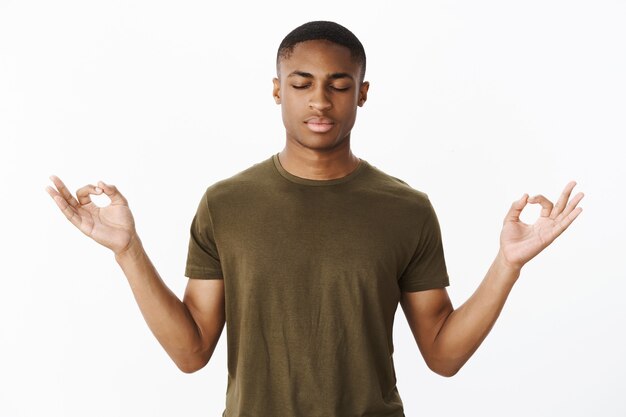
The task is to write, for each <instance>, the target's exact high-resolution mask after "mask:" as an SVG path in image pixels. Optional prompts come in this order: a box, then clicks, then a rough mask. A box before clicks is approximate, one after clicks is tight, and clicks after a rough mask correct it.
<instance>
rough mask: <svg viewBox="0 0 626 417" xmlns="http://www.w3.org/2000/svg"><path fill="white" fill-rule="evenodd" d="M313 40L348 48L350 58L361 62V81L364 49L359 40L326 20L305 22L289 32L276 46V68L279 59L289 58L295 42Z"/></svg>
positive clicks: (341, 27)
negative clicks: (325, 41)
mask: <svg viewBox="0 0 626 417" xmlns="http://www.w3.org/2000/svg"><path fill="white" fill-rule="evenodd" d="M314 40H327V41H330V42H333V43H336V44H338V45H341V46H345V47H346V48H348V49H349V50H350V54H351V55H352V58H353V59H354V60H355V61H356V62H357V63H359V64H361V81H363V78H364V77H365V49H364V48H363V45H362V44H361V41H359V39H358V38H357V37H356V36H355V35H354V33H352V32H350V31H349V30H348V29H347V28H345V27H343V26H341V25H340V24H339V23H335V22H329V21H326V20H316V21H313V22H307V23H305V24H303V25H300V26H298V27H297V28H295V29H294V30H292V31H291V32H289V34H287V36H285V39H283V41H282V42H281V43H280V46H279V47H278V53H277V54H276V67H277V68H278V65H279V63H280V60H281V59H283V58H289V55H291V53H292V52H293V48H294V47H295V46H296V45H297V44H299V43H301V42H305V41H314Z"/></svg>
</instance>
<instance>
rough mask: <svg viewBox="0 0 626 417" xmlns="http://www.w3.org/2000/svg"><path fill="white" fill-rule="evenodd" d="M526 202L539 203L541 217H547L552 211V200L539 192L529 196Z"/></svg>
mask: <svg viewBox="0 0 626 417" xmlns="http://www.w3.org/2000/svg"><path fill="white" fill-rule="evenodd" d="M528 202H529V203H531V204H537V203H538V204H541V217H548V216H549V215H550V212H551V211H552V207H553V205H552V202H551V201H550V200H548V199H547V198H545V197H544V196H543V195H541V194H538V195H536V196H533V197H530V198H529V199H528Z"/></svg>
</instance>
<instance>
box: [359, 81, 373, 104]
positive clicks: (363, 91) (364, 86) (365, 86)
mask: <svg viewBox="0 0 626 417" xmlns="http://www.w3.org/2000/svg"><path fill="white" fill-rule="evenodd" d="M369 89H370V83H369V81H363V82H362V83H361V87H359V107H363V104H365V102H366V101H367V91H368V90H369Z"/></svg>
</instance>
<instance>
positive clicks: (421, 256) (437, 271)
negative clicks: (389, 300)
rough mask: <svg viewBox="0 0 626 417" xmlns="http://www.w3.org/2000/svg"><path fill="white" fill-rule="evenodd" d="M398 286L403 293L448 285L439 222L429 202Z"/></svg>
mask: <svg viewBox="0 0 626 417" xmlns="http://www.w3.org/2000/svg"><path fill="white" fill-rule="evenodd" d="M398 284H399V286H400V290H401V291H405V292H415V291H423V290H429V289H433V288H443V287H447V286H448V285H450V281H449V278H448V271H447V268H446V261H445V258H444V253H443V243H442V239H441V230H440V227H439V221H438V220H437V215H436V214H435V210H434V208H433V207H432V205H431V204H430V201H429V202H428V211H427V212H426V214H425V218H424V222H423V224H422V228H421V231H420V236H419V239H418V244H417V248H416V249H415V252H414V254H413V257H412V258H411V260H410V262H409V264H408V265H407V267H406V268H405V270H404V272H403V273H402V275H401V277H400V279H399V280H398Z"/></svg>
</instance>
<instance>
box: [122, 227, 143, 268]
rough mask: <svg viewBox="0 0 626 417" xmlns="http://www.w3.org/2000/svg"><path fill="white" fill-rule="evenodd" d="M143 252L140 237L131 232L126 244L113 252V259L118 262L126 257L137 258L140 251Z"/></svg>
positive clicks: (126, 258)
mask: <svg viewBox="0 0 626 417" xmlns="http://www.w3.org/2000/svg"><path fill="white" fill-rule="evenodd" d="M142 252H143V245H142V243H141V239H139V236H138V235H137V234H133V235H132V236H131V238H130V241H129V242H128V245H126V247H125V248H123V249H122V250H120V251H118V252H115V260H117V261H118V263H119V262H123V261H125V260H128V259H137V258H138V257H139V256H140V255H141V253H142Z"/></svg>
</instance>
